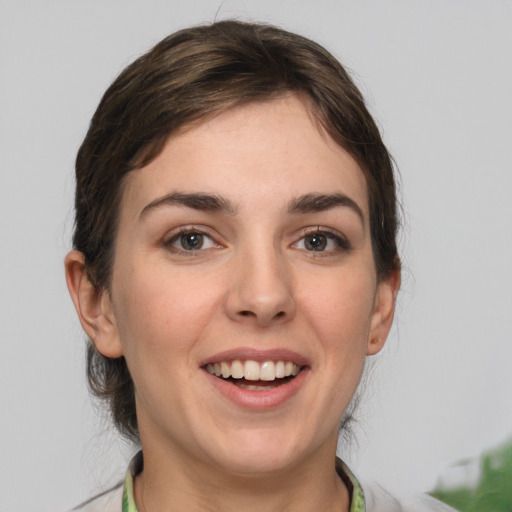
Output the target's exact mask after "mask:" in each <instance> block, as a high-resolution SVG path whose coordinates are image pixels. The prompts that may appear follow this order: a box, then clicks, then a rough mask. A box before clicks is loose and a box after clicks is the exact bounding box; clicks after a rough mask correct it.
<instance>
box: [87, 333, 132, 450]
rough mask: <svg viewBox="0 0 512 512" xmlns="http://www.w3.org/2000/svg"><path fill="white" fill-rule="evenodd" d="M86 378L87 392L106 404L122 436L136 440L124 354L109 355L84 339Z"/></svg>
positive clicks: (129, 383)
mask: <svg viewBox="0 0 512 512" xmlns="http://www.w3.org/2000/svg"><path fill="white" fill-rule="evenodd" d="M87 382H88V385H89V390H90V392H91V393H92V394H93V395H94V396H96V397H97V398H99V399H100V400H104V401H105V402H107V403H108V404H109V408H110V414H111V415H112V420H113V422H114V424H115V425H116V426H117V428H118V429H119V430H120V431H121V433H122V434H124V435H125V437H127V438H129V439H132V440H134V441H137V440H138V438H139V429H138V426H137V414H136V412H135V396H134V390H133V381H132V378H131V375H130V372H129V371H128V366H127V365H126V361H125V359H124V357H118V358H116V359H110V358H108V357H105V356H104V355H102V354H100V353H99V352H98V351H97V350H96V347H95V346H94V344H93V343H92V341H91V340H89V341H88V343H87Z"/></svg>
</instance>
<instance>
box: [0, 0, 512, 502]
mask: <svg viewBox="0 0 512 512" xmlns="http://www.w3.org/2000/svg"><path fill="white" fill-rule="evenodd" d="M216 17H217V18H228V17H236V18H239V19H247V20H260V21H268V22H271V23H276V24H279V25H282V26H283V27H285V28H287V29H290V30H293V31H297V32H299V33H302V34H304V35H307V36H310V37H311V38H313V39H316V40H318V41H319V42H321V43H322V44H324V45H325V46H326V47H327V48H329V49H330V50H331V51H332V52H333V53H334V54H335V55H336V56H338V57H339V58H340V59H341V61H342V62H344V63H345V64H346V65H347V66H348V67H349V68H351V69H353V70H355V73H356V74H355V77H356V80H357V82H358V83H359V84H360V85H361V87H362V89H363V91H364V93H365V94H366V97H367V98H368V102H369V104H370V107H371V109H372V111H373V112H374V113H375V116H376V117H377V119H378V120H379V123H380V124H381V126H382V130H383V133H384V137H385V140H386V141H387V143H388V145H389V147H390V148H391V150H392V152H393V154H394V156H395V158H396V161H397V164H398V167H399V168H400V171H401V175H402V178H401V180H402V185H401V188H402V195H403V203H404V209H405V212H406V214H405V227H404V230H403V235H402V242H401V244H402V250H403V254H404V263H405V271H404V285H403V292H402V294H401V297H400V301H399V302H400V304H399V308H398V311H397V322H396V327H395V329H394V331H393V334H392V336H391V338H390V340H389V344H388V347H387V349H386V350H385V352H384V353H383V354H382V355H381V356H380V357H379V358H378V360H377V362H376V364H375V367H374V370H373V371H372V372H371V378H370V383H369V385H368V387H367V390H366V393H365V399H364V401H363V405H362V407H361V409H360V411H359V424H358V425H357V426H356V431H355V439H356V441H354V442H352V443H351V445H350V446H342V447H341V451H342V453H344V455H345V456H346V457H347V458H348V459H350V460H351V461H352V465H353V466H354V468H355V470H356V472H358V473H359V474H363V475H366V476H369V477H373V478H375V479H377V480H378V481H380V482H381V483H383V484H384V485H385V486H387V487H389V488H390V489H392V490H397V491H400V490H401V489H403V488H408V489H418V490H421V489H424V490H425V489H429V488H430V487H431V486H433V485H434V484H435V481H436V475H437V474H438V473H439V471H440V470H441V469H442V467H443V466H444V465H446V464H448V463H449V462H450V461H453V460H456V459H458V458H461V457H465V456H471V455H474V454H478V453H479V451H480V450H481V449H482V448H484V447H488V446H492V445H493V444H496V443H499V442H500V441H502V440H504V439H506V438H507V437H508V436H509V435H510V434H511V433H512V401H511V398H510V397H511V389H512V371H511V367H512V335H511V327H512V326H511V323H512V322H511V311H512V293H511V286H512V266H511V263H510V262H511V261H512V235H511V232H512V205H511V196H512V151H511V145H512V123H511V119H512V94H511V92H512V65H511V61H510V55H512V31H511V27H512V2H510V1H508V0H452V1H450V2H446V1H444V0H431V1H429V2H421V1H410V0H407V1H405V0H385V1H383V0H381V1H373V2H372V1H369V0H366V1H365V0H362V1H358V2H354V1H349V0H332V1H329V0H315V1H314V2H313V1H307V0H303V1H298V0H282V1H280V2H276V1H275V0H259V1H256V0H243V1H242V0H239V1H235V0H231V1H230V0H226V1H224V2H220V0H214V1H207V0H203V1H193V2H191V1H170V0H167V1H164V0H161V1H158V0H151V1H144V2H142V1H139V2H135V1H126V0H125V1H116V0H112V1H109V2H104V1H101V0H87V1H84V0H75V1H73V2H66V1H50V0H46V1H44V2H41V1H27V0H25V1H19V0H12V1H6V0H4V1H0V77H1V78H0V240H1V248H2V250H1V251H0V290H1V293H0V411H1V413H0V434H1V441H0V460H1V465H0V510H5V511H7V510H8V511H11V512H19V511H27V510H34V511H40V512H43V511H55V510H66V509H69V508H71V507H72V506H74V505H76V504H77V503H78V502H80V501H81V500H83V499H85V498H86V497H87V496H89V495H90V494H91V493H92V492H94V491H95V490H98V489H100V488H101V487H102V486H104V485H107V484H108V483H109V482H112V481H115V480H116V479H117V478H119V477H120V476H121V475H122V474H123V472H124V469H125V465H126V460H127V459H128V457H129V456H130V453H131V448H130V447H129V446H127V445H125V444H123V443H122V442H120V441H119V440H117V438H116V436H115V434H114V433H113V432H112V431H111V429H110V428H109V426H108V424H107V423H105V422H104V421H102V420H101V419H99V418H98V416H97V415H96V414H95V412H94V410H93V407H92V406H91V404H90V402H89V399H88V397H87V391H86V388H85V384H84V382H85V381H84V376H83V375H84V371H83V366H84V364H83V363H84V361H83V346H84V342H83V336H82V333H81V331H80V328H79V325H78V322H77V320H76V319H75V315H74V311H73V310H72V306H71V302H70V300H69V299H68V296H67V290H66V288H65V284H64V277H63V266H62V261H63V257H64V255H65V253H66V251H67V250H68V249H69V247H70V232H71V228H72V193H73V160H74V156H75V154H76V150H77V148H78V146H79V144H80V141H81V139H82V138H83V136H84V134H85V131H86V128H87V124H88V122H89V119H90V117H91V115H92V113H93V111H94V109H95V107H96V105H97V103H98V101H99V98H100V95H101V94H102V93H103V91H104V89H105V88H106V87H107V85H108V84H109V83H110V82H111V81H112V79H113V78H114V77H115V75H116V74H117V73H118V72H119V71H120V70H121V69H122V68H123V67H124V66H125V65H126V64H128V63H129V62H130V61H131V60H133V58H134V57H136V56H138V55H139V54H140V53H142V52H143V51H145V50H146V49H148V48H149V47H150V46H151V45H153V44H154V43H156V42H157V41H158V40H159V39H160V38H162V37H163V36H164V35H166V34H168V33H170V32H172V31H174V30H176V29H178V28H181V27H185V26H188V25H191V24H197V23H201V22H208V21H212V20H214V19H215V18H216Z"/></svg>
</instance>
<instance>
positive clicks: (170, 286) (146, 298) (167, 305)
mask: <svg viewBox="0 0 512 512" xmlns="http://www.w3.org/2000/svg"><path fill="white" fill-rule="evenodd" d="M167 274H169V272H168V271H167V273H166V272H165V271H163V272H151V273H146V274H144V273H142V272H140V271H139V273H138V274H135V273H131V276H130V277H129V278H128V279H127V280H124V284H123V286H122V287H120V288H119V289H118V292H119V293H117V295H116V297H115V299H116V305H117V306H118V307H117V308H116V309H117V311H118V312H119V315H117V312H116V317H117V319H118V331H119V336H120V339H121V343H122V345H123V349H124V351H125V355H126V356H127V358H128V359H129V360H130V359H131V360H132V361H133V360H139V361H143V360H145V359H151V360H153V361H154V359H158V360H159V361H161V362H163V361H165V360H168V359H171V360H172V359H174V357H175V356H176V355H178V354H180V353H187V354H188V353H189V352H190V350H191V348H193V346H194V344H195V342H196V341H197V340H198V339H199V338H200V336H201V333H202V331H203V329H204V326H205V325H206V324H207V323H208V322H209V320H210V319H211V317H212V315H213V314H214V311H215V309H216V307H217V304H218V301H219V295H220V293H219V292H220V290H219V285H218V283H215V282H212V280H210V282H209V281H208V280H205V279H201V280H200V281H201V283H200V284H199V283H198V282H196V281H197V280H195V279H193V278H191V276H190V274H187V275H186V276H183V277H182V276H180V273H179V272H173V273H172V275H167ZM132 354H133V355H135V356H136V357H133V355H132ZM130 356H131V357H130Z"/></svg>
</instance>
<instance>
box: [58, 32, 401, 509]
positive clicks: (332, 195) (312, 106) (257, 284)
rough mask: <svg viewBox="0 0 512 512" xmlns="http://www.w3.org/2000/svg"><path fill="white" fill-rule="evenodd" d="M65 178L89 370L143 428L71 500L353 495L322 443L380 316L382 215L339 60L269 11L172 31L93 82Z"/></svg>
mask: <svg viewBox="0 0 512 512" xmlns="http://www.w3.org/2000/svg"><path fill="white" fill-rule="evenodd" d="M76 180H77V184H76V187H77V188H76V200H75V208H76V227H75V234H74V240H73V242H74V249H75V250H73V251H72V252H71V253H70V254H69V255H68V256H67V258H66V277H67V283H68V287H69V290H70V293H71V296H72V299H73V302H74V304H75V307H76V310H77V312H78V316H79V318H80V321H81V324H82V326H83V328H84V330H85V331H86V333H87V335H88V336H89V338H90V340H91V342H90V344H89V347H88V378H89V383H90V387H91V390H92V392H93V393H94V394H95V395H96V396H98V397H100V398H102V399H105V400H106V401H108V402H109V404H110V410H111V413H112V417H113V420H114V422H115V424H116V426H117V427H118V429H119V430H120V432H121V433H123V434H124V435H125V436H127V437H129V438H130V439H132V440H134V441H136V442H140V445H141V448H142V451H141V452H140V453H139V455H138V456H137V457H136V458H135V459H134V461H133V462H132V465H131V467H130V469H129V471H128V472H127V477H126V480H125V482H124V485H120V486H118V487H116V488H115V489H113V490H111V491H109V492H107V493H105V494H104V495H102V496H100V497H97V498H95V499H93V500H91V501H90V502H88V503H87V504H85V505H84V506H83V507H82V508H80V510H109V511H110V510H112V511H113V510H121V509H122V510H123V511H135V510H139V511H140V512H153V511H161V510H166V511H168V510H188V511H195V510H244V511H252V510H262V509H265V510H288V509H290V510H291V509H293V510H325V511H328V510H338V511H339V510H344V511H349V510H351V511H361V510H365V500H364V496H363V491H362V489H361V487H360V485H359V483H358V481H357V480H356V479H355V477H354V476H353V475H352V473H351V472H350V470H349V469H348V468H347V467H346V466H345V465H344V464H343V463H342V462H341V461H339V460H336V445H337V440H338V431H339V427H340V425H342V426H343V424H344V423H345V422H346V421H347V420H348V419H349V413H348V411H349V406H350V402H351V400H352V398H353V396H354V393H355V391H356V388H357V386H358V383H359V380H360V378H361V374H362V371H363V367H364V364H365V359H366V357H367V356H371V355H374V354H376V353H377V352H379V350H380V349H381V348H382V347H383V345H384V343H385V340H386V337H387V335H388V333H389V329H390V327H391V323H392V319H393V312H394V305H395V299H396V295H397V292H398V289H399V283H400V260H399V257H398V253H397V248H396V242H395V236H396V231H397V224H398V222H397V215H396V198H395V186H394V178H393V170H392V165H391V161H390V157H389V154H388V152H387V150H386V148H385V146H384V145H383V143H382V141H381V138H380V135H379V132H378V129H377V128H376V126H375V123H374V122H373V120H372V118H371V116H370V115H369V113H368V111H367V110H366V107H365V105H364V101H363V99H362V96H361V94H360V93H359V91H358V90H357V88H356V87H355V86H354V84H353V83H352V81H351V79H350V78H349V76H348V75H347V73H346V72H345V70H344V69H343V68H342V67H341V65H340V64H339V63H338V62H337V61H336V60H335V59H334V58H333V57H332V56H331V55H330V54H329V53H327V52H326V51H325V50H324V49H323V48H321V47H320V46H318V45H317V44H315V43H313V42H311V41H309V40H307V39H304V38H302V37H300V36H297V35H294V34H290V33H287V32H285V31H282V30H280V29H277V28H273V27H268V26H258V25H252V24H243V23H238V22H221V23H217V24H213V25H211V26H207V27H198V28H193V29H188V30H184V31H181V32H178V33H176V34H173V35H171V36H169V37H168V38H166V39H164V40H163V41H162V42H161V43H159V44H158V45H157V46H156V47H155V48H154V49H152V50H151V51H150V52H149V53H148V54H146V55H144V56H142V57H141V58H139V59H138V60H137V61H135V62H134V63H133V64H131V65H130V66H129V67H128V68H126V70H125V71H123V73H121V75H120V76H119V77H118V78H117V79H116V81H115V82H114V83H113V84H112V86H111V87H110V88H109V89H108V90H107V92H106V93H105V95H104V97H103V99H102V101H101V103H100V105H99V107H98V110H97V111H96V113H95V115H94V117H93V119H92V122H91V126H90V129H89V132H88V134H87V136H86V138H85V140H84V142H83V144H82V147H81V148H80V151H79V154H78V157H77V163H76ZM142 454H143V455H142ZM121 501H122V503H121ZM367 501H371V500H367ZM393 506H395V505H393ZM376 507H377V509H378V510H383V509H384V508H385V505H384V503H383V501H381V502H378V503H376Z"/></svg>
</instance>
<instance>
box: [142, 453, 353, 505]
mask: <svg viewBox="0 0 512 512" xmlns="http://www.w3.org/2000/svg"><path fill="white" fill-rule="evenodd" d="M144 454H145V457H144V470H143V472H142V473H141V474H140V475H138V476H137V477H136V479H135V500H136V503H137V507H138V508H139V511H140V512H174V511H176V512H177V511H180V512H181V511H183V510H187V512H205V511H218V510H222V511H223V512H235V511H236V512H261V510H265V511H266V512H278V511H279V512H287V511H292V510H293V512H313V511H318V510H322V511H326V512H329V511H332V512H334V511H336V512H340V511H343V512H348V510H349V506H350V497H349V493H348V490H347V488H346V487H345V485H344V483H343V482H342V480H341V479H340V478H339V476H338V475H337V473H336V470H335V461H334V456H333V455H332V454H333V452H332V451H330V456H328V457H327V456H320V455H323V454H315V455H313V456H311V457H309V458H308V459H307V460H304V461H301V462H300V463H298V464H296V465H294V466H291V467H288V468H285V469H282V470H278V471H274V472H272V473H265V474H256V475H250V476H249V475H238V474H233V473H231V472H229V471H226V470H224V469H223V468H219V467H210V466H208V465H206V464H204V462H200V461H195V460H188V461H186V462H183V459H182V458H181V457H179V456H177V454H173V457H168V456H165V455H164V454H162V452H161V451H159V452H158V451H157V452H153V451H152V450H151V448H149V447H148V448H146V447H144Z"/></svg>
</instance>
